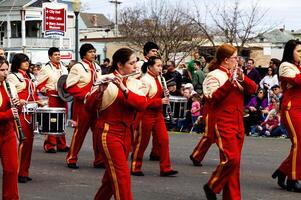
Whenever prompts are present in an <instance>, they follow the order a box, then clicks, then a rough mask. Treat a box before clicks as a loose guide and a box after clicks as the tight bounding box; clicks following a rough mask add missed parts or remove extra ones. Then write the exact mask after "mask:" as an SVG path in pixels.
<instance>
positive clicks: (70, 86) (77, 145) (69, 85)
mask: <svg viewBox="0 0 301 200" xmlns="http://www.w3.org/2000/svg"><path fill="white" fill-rule="evenodd" d="M100 76H101V69H100V67H99V66H98V65H96V64H95V63H94V62H93V63H92V62H90V61H88V60H85V59H83V61H82V62H80V63H77V64H75V65H74V66H73V67H72V68H71V70H70V73H69V75H68V78H67V80H66V90H67V91H68V93H70V94H71V95H72V96H73V97H74V100H73V107H72V113H73V114H72V118H73V120H75V121H76V123H77V127H76V128H75V129H74V132H73V136H72V140H71V144H70V150H69V153H68V155H67V157H66V162H67V164H76V162H77V159H78V157H77V155H78V153H79V151H80V149H81V146H82V144H83V142H84V139H85V137H86V134H87V132H88V130H89V128H91V130H92V134H93V136H92V137H93V150H94V156H95V160H94V166H97V165H101V164H103V161H102V158H101V155H100V152H99V151H98V148H97V146H96V145H97V144H96V136H95V134H94V127H95V123H96V122H95V121H96V110H94V111H92V112H87V111H86V109H85V104H84V99H85V97H86V95H87V94H88V93H89V92H90V91H91V88H92V85H93V83H94V81H95V80H96V79H97V78H99V77H100Z"/></svg>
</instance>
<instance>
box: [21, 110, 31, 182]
mask: <svg viewBox="0 0 301 200" xmlns="http://www.w3.org/2000/svg"><path fill="white" fill-rule="evenodd" d="M19 116H20V122H21V127H22V130H23V133H24V136H25V138H26V139H25V140H23V141H22V143H20V144H19V152H18V156H19V168H18V175H19V176H26V177H28V175H29V167H30V162H31V154H32V146H33V138H34V135H33V128H32V124H29V123H28V122H27V121H29V122H32V114H26V115H25V117H26V119H27V121H25V119H24V113H23V112H22V113H21V114H20V115H19Z"/></svg>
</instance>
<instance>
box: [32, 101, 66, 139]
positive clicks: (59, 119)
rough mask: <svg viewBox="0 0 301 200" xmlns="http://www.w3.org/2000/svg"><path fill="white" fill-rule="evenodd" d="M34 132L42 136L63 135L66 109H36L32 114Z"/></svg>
mask: <svg viewBox="0 0 301 200" xmlns="http://www.w3.org/2000/svg"><path fill="white" fill-rule="evenodd" d="M33 122H34V132H35V133H39V134H42V135H53V136H62V135H65V124H66V109H65V108H56V107H46V108H37V109H36V111H35V112H34V114H33Z"/></svg>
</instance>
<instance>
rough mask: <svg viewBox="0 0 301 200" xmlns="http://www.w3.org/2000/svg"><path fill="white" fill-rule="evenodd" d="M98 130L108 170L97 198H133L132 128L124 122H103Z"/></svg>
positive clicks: (101, 150)
mask: <svg viewBox="0 0 301 200" xmlns="http://www.w3.org/2000/svg"><path fill="white" fill-rule="evenodd" d="M101 123H102V124H101V125H100V126H99V129H98V130H97V141H98V142H99V143H100V145H98V146H99V149H100V152H101V155H102V157H103V160H104V162H105V166H106V171H105V174H104V176H103V179H102V185H101V187H100V188H99V190H98V192H97V193H96V195H95V198H94V199H95V200H110V199H111V197H112V195H114V198H115V200H132V199H133V198H132V192H131V177H130V170H129V167H128V162H127V158H128V154H129V150H130V146H131V145H130V141H131V136H130V134H131V133H130V129H129V128H128V127H126V126H125V125H123V124H114V125H109V124H107V123H104V124H103V122H101Z"/></svg>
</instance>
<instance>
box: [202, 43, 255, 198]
mask: <svg viewBox="0 0 301 200" xmlns="http://www.w3.org/2000/svg"><path fill="white" fill-rule="evenodd" d="M209 71H210V72H209V73H208V75H207V77H206V78H205V80H204V83H203V92H204V96H205V98H206V101H208V103H210V104H211V105H210V110H209V116H210V117H211V118H210V123H209V124H208V126H209V127H208V129H209V130H212V129H214V139H215V141H216V144H217V146H218V148H219V152H220V164H219V165H218V166H217V168H216V170H215V171H214V172H213V174H212V175H211V178H210V179H209V181H208V183H207V184H205V185H204V190H205V193H206V197H207V199H209V200H215V199H217V198H216V194H218V193H220V191H221V190H223V199H231V200H240V199H241V194H240V184H239V173H240V157H241V150H242V145H243V141H244V126H243V116H242V114H243V100H244V93H245V94H249V95H250V94H254V93H255V91H256V88H257V86H256V83H255V82H254V81H252V80H251V79H249V78H248V77H247V76H244V75H243V73H242V71H241V70H240V69H239V68H237V50H236V48H235V47H233V46H232V45H229V44H223V45H221V46H219V47H218V48H217V51H216V56H215V58H214V59H213V60H212V61H211V62H210V64H209Z"/></svg>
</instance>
